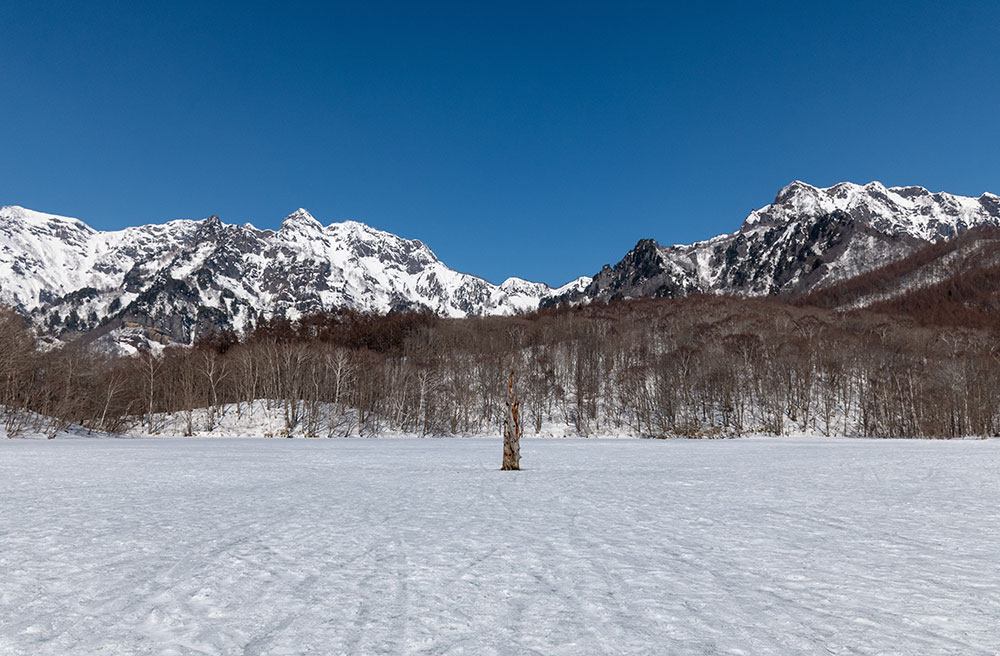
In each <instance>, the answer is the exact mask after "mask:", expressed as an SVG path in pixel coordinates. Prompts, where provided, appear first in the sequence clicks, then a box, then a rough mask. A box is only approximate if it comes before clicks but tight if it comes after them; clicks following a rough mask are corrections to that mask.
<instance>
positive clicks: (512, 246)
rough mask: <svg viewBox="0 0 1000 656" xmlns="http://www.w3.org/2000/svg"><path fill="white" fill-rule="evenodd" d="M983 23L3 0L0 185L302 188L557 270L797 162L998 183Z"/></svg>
mask: <svg viewBox="0 0 1000 656" xmlns="http://www.w3.org/2000/svg"><path fill="white" fill-rule="evenodd" d="M688 5H691V6H688ZM997 25H1000V3H997V2H955V3H940V2H921V1H910V2H838V3H802V2H795V3H791V2H789V3H769V2H754V3H743V2H741V3H731V4H730V3H707V2H706V3H678V4H677V5H674V4H673V3H669V2H650V3H640V2H620V1H619V2H607V3H590V2H565V3H545V2H524V3H521V2H516V1H510V2H504V3H496V4H490V3H478V2H455V3H438V2H431V1H428V2H421V3H410V2H406V3H403V2H400V3H382V2H377V1H371V2H326V3H319V2H317V3H296V2H283V3H257V2H253V1H245V2H239V3H236V2H233V3H226V2H216V3H206V2H196V3H194V2H192V3H189V2H183V1H177V2H155V3H154V2H104V1H102V0H90V1H88V2H84V3H80V2H66V3H59V2H45V1H44V0H39V1H38V2H21V1H19V0H0V89H2V100H0V205H21V206H24V207H29V208H31V209H35V210H39V211H44V212H51V213H55V214H64V215H69V216H75V217H78V218H80V219H82V220H84V221H86V222H87V223H89V224H90V225H92V226H94V227H95V228H98V229H104V230H110V229H117V228H122V227H125V226H128V225H139V224H144V223H154V222H162V221H166V220H170V219H174V218H204V217H206V216H209V215H212V214H215V215H218V216H219V217H220V218H222V220H223V221H226V222H227V223H243V222H247V221H249V222H252V223H253V224H254V225H256V226H257V227H260V228H277V227H278V226H279V225H280V223H281V220H282V219H283V218H284V217H285V216H286V215H288V214H290V213H291V212H293V211H294V210H295V209H297V208H299V207H305V208H306V209H308V210H309V211H310V212H311V213H312V214H313V215H314V216H315V217H316V218H317V219H319V220H320V221H321V222H323V223H324V224H326V223H330V222H333V221H341V220H345V219H354V220H359V221H364V222H366V223H368V224H369V225H371V226H374V227H376V228H379V229H382V230H387V231H390V232H394V233H396V234H399V235H402V236H404V237H409V238H416V239H420V240H422V241H424V242H425V243H426V244H427V245H428V246H430V247H431V248H432V249H433V250H434V251H435V252H436V253H437V255H438V256H439V257H440V258H441V259H442V260H443V261H444V262H445V263H446V264H448V265H449V266H451V267H452V268H455V269H458V270H460V271H465V272H468V273H473V274H476V275H479V276H482V277H484V278H487V279H489V280H491V281H493V282H501V281H502V280H503V279H505V278H506V277H508V276H514V275H516V276H520V277H524V278H528V279H531V280H540V281H543V282H547V283H549V284H553V285H558V284H561V283H564V282H566V281H568V280H570V279H573V278H575V277H577V276H579V275H590V274H593V273H595V272H597V271H598V270H599V269H600V268H601V266H602V265H603V264H605V263H611V264H613V263H615V262H617V261H618V260H619V259H621V257H622V256H623V255H624V254H625V253H626V252H627V251H628V250H629V249H630V248H631V247H632V246H634V245H635V242H636V241H638V240H639V239H641V238H647V237H651V238H653V239H656V240H657V241H658V242H660V243H663V244H670V243H688V242H691V241H695V240H699V239H707V238H709V237H711V236H714V235H716V234H720V233H724V232H732V231H734V230H736V229H737V228H738V227H739V225H740V223H741V221H742V220H743V219H744V218H745V217H746V215H747V214H748V213H749V212H750V210H752V209H754V208H758V207H761V206H763V205H766V204H768V203H769V202H771V201H772V200H773V198H774V196H775V194H776V193H777V192H778V190H779V189H780V188H781V187H783V186H784V185H786V184H787V183H788V182H790V181H792V180H803V181H805V182H808V183H810V184H814V185H818V186H829V185H831V184H835V183H837V182H840V181H844V180H849V181H852V182H858V183H865V182H869V181H871V180H880V181H882V182H884V183H885V184H887V185H889V186H893V185H922V186H924V187H927V188H929V189H931V190H932V191H949V192H951V193H956V194H963V195H972V196H978V195H980V194H981V193H982V192H984V191H991V192H994V193H1000V147H998V146H1000V82H998V81H1000V47H998V45H997V43H998V41H997V31H996V26H997Z"/></svg>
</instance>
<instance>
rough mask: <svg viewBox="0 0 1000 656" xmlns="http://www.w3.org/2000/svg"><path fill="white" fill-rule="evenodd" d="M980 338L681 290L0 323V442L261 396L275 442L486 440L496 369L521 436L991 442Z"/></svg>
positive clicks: (134, 423)
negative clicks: (210, 328) (510, 302)
mask: <svg viewBox="0 0 1000 656" xmlns="http://www.w3.org/2000/svg"><path fill="white" fill-rule="evenodd" d="M998 343H1000V340H997V330H996V325H993V326H989V327H985V328H984V327H982V326H978V327H976V328H956V327H954V326H947V327H935V326H927V325H921V324H920V323H918V322H917V321H915V320H913V319H910V318H907V317H905V316H903V317H900V316H894V315H887V314H879V313H874V312H851V313H842V312H833V311H830V310H826V309H822V308H817V307H803V306H797V305H793V304H788V303H783V302H780V301H778V300H766V299H743V298H730V297H720V296H691V297H687V298H681V299H657V300H652V299H640V300H631V301H616V302H611V303H593V304H590V305H588V306H583V307H559V308H548V309H544V310H540V311H538V312H535V313H531V314H527V315H522V316H514V317H471V318H467V319H443V318H439V317H436V316H434V315H433V314H430V313H426V312H396V313H390V314H387V315H377V314H369V313H361V312H355V311H350V310H345V311H341V312H334V313H327V314H317V315H310V316H307V317H303V318H302V319H300V320H297V321H291V320H288V319H283V318H276V319H270V320H267V319H264V318H260V319H258V321H257V322H256V325H255V326H254V327H253V328H252V329H251V330H248V331H247V332H246V334H241V335H237V334H234V333H229V332H226V333H218V334H214V335H211V336H209V337H207V338H205V339H202V340H200V341H199V342H197V343H196V344H194V345H193V346H190V347H169V348H166V349H164V350H163V351H162V352H161V353H153V352H150V351H142V352H139V353H138V354H136V355H132V356H124V357H115V356H109V355H102V354H100V353H97V352H95V351H93V350H92V349H89V348H84V347H74V346H73V345H68V346H65V347H61V348H58V349H52V350H42V349H39V348H38V347H37V345H36V343H35V341H34V339H33V337H32V334H31V332H30V330H29V329H28V328H27V326H26V325H25V324H24V322H23V320H22V319H21V318H20V317H19V316H17V315H16V314H15V313H13V312H12V311H3V312H0V353H2V354H3V355H2V356H0V382H2V390H0V394H2V397H0V406H2V407H0V412H2V413H3V420H4V422H5V427H6V430H7V434H8V435H12V436H13V435H17V434H18V433H20V432H24V431H26V430H42V431H45V432H47V433H49V434H51V435H54V434H55V433H56V432H58V431H59V430H61V429H62V428H65V427H66V426H68V425H70V424H79V425H81V426H83V427H85V428H86V429H88V430H96V431H105V432H148V433H156V432H157V431H158V427H159V426H160V423H161V422H162V421H163V417H164V416H165V415H166V414H167V413H173V414H174V416H176V415H178V414H179V415H180V416H182V417H185V418H186V429H185V430H186V432H188V433H194V432H197V431H210V430H212V428H213V427H214V426H215V424H216V423H217V421H218V420H219V416H220V413H222V412H236V413H238V414H241V415H242V413H253V412H254V408H255V407H259V404H260V403H264V404H266V405H268V406H270V407H271V409H272V410H274V411H276V412H279V413H280V414H281V416H282V419H283V422H284V425H285V429H286V431H287V432H288V433H289V434H291V433H297V434H304V435H315V436H331V437H332V436H340V435H365V436H378V435H380V434H384V433H385V432H387V431H390V430H391V431H406V432H411V433H416V434H420V435H464V434H479V433H483V432H491V431H492V432H495V433H496V434H497V435H499V434H500V427H501V425H502V423H503V420H504V417H505V413H506V408H505V399H506V397H507V393H508V383H509V376H510V373H511V372H514V375H515V381H516V382H515V384H516V387H517V397H518V400H519V404H520V421H521V426H522V428H523V432H524V434H525V435H526V436H529V437H530V436H531V435H533V434H535V433H537V432H538V431H541V430H542V429H543V427H544V426H547V425H551V424H553V423H554V424H556V425H559V426H565V427H566V430H567V431H568V432H570V433H572V434H577V435H581V436H589V435H600V434H613V433H628V434H633V435H640V436H646V437H671V436H707V437H714V436H741V435H746V434H751V433H755V434H756V433H764V434H774V435H779V434H788V433H797V432H807V433H819V434H825V435H858V436H878V437H896V436H910V437H924V436H926V437H958V436H966V435H997V434H998V433H1000V347H998ZM255 402H256V403H255ZM195 409H202V410H203V411H202V412H199V413H198V414H197V415H196V413H195V412H194V410H195ZM250 419H252V415H251V417H250Z"/></svg>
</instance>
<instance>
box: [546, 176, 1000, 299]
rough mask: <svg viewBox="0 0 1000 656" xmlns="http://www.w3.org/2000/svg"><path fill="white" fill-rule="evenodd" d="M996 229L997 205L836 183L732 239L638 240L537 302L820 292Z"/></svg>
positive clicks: (770, 212)
mask: <svg viewBox="0 0 1000 656" xmlns="http://www.w3.org/2000/svg"><path fill="white" fill-rule="evenodd" d="M998 225H1000V197H997V196H995V195H993V194H983V195H982V196H980V197H979V198H968V197H964V196H955V195H952V194H947V193H931V192H930V191H928V190H926V189H924V188H923V187H891V188H886V187H885V186H884V185H882V184H881V183H879V182H870V183H868V184H866V185H858V184H853V183H850V182H842V183H839V184H836V185H833V186H832V187H827V188H817V187H813V186H811V185H808V184H805V183H804V182H798V181H796V182H793V183H791V184H790V185H788V186H786V187H785V188H783V189H782V190H781V191H779V192H778V195H777V196H776V197H775V199H774V202H773V203H771V204H770V205H766V206H765V207H762V208H761V209H759V210H755V211H753V212H751V213H750V215H749V216H748V217H747V218H746V220H744V222H743V225H742V226H741V227H740V229H739V230H737V231H736V232H734V233H732V234H727V235H720V236H718V237H715V238H713V239H709V240H707V241H701V242H696V243H694V244H689V245H675V246H660V245H659V244H657V243H656V242H655V241H653V240H651V239H644V240H641V241H640V242H639V243H638V244H636V246H635V248H633V249H632V250H631V251H629V253H627V254H626V255H625V257H624V258H623V259H622V260H621V261H620V262H619V263H618V264H616V265H615V266H613V267H612V266H609V265H605V267H604V269H602V270H601V271H600V272H599V273H598V274H597V275H595V276H594V279H593V281H592V282H591V283H590V285H588V286H587V287H586V288H585V289H584V290H582V291H581V292H579V293H573V292H571V293H569V294H566V295H564V296H561V297H556V298H552V299H543V301H542V302H543V303H555V302H563V301H570V302H580V301H586V300H588V299H602V300H608V299H612V298H628V297H640V296H654V297H671V296H683V295H685V294H690V293H696V292H708V293H726V294H740V295H751V296H757V295H766V294H778V293H796V292H803V291H808V290H813V289H817V288H821V287H824V286H827V285H829V284H832V283H834V282H838V281H841V280H845V279H847V278H851V277H853V276H856V275H859V274H862V273H865V272H867V271H870V270H872V269H874V268H876V267H879V266H883V265H885V264H887V263H888V262H891V261H894V260H897V259H899V258H901V257H905V256H906V255H908V254H910V253H912V252H913V251H914V250H916V249H918V248H920V247H922V246H924V245H926V244H928V243H930V242H933V241H937V240H940V239H947V238H949V237H951V236H953V235H956V234H959V233H961V232H963V231H964V230H966V229H968V228H971V227H973V226H998Z"/></svg>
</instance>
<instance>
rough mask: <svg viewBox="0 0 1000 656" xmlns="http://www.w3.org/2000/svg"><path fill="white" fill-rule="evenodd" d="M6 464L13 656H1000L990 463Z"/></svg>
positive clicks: (664, 454)
mask: <svg viewBox="0 0 1000 656" xmlns="http://www.w3.org/2000/svg"><path fill="white" fill-rule="evenodd" d="M522 450H523V453H524V460H523V461H522V464H523V465H524V466H525V467H526V468H528V469H527V470H526V471H522V472H500V471H498V466H499V458H500V443H499V442H498V441H493V440H460V439H444V440H367V441H366V440H218V439H217V440H201V439H190V440H177V439H171V440H76V441H60V440H55V441H51V442H33V441H17V440H10V441H3V442H0V654H5V655H6V654H32V655H34V654H60V655H62V654H84V653H86V654H352V655H354V654H408V653H427V654H470V655H479V654H544V655H546V656H549V655H553V654H573V655H577V654H754V655H760V654H791V653H832V654H877V653H878V654H885V653H893V654H938V653H955V654H995V653H998V651H1000V629H998V626H1000V528H998V526H1000V522H998V517H1000V440H989V441H980V442H927V441H867V440H814V441H809V440H785V439H777V440H774V439H772V440H735V441H718V442H706V441H669V442H659V441H655V442H654V441H577V440H565V441H563V440H560V441H555V440H553V441H540V440H534V441H532V440H528V441H526V442H525V443H524V444H523V446H522Z"/></svg>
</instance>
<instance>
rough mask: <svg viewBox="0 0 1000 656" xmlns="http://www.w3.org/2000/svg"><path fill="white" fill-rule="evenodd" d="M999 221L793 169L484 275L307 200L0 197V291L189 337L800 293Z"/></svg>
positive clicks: (995, 213)
mask: <svg viewBox="0 0 1000 656" xmlns="http://www.w3.org/2000/svg"><path fill="white" fill-rule="evenodd" d="M978 226H992V227H997V226H1000V197H997V196H995V195H993V194H983V195H981V196H980V197H978V198H970V197H964V196H956V195H952V194H947V193H932V192H930V191H928V190H926V189H924V188H922V187H890V188H887V187H885V186H883V185H882V184H881V183H878V182H871V183H868V184H866V185H858V184H852V183H848V182H844V183H840V184H836V185H833V186H831V187H827V188H818V187H813V186H811V185H808V184H805V183H803V182H798V181H796V182H793V183H791V184H789V185H788V186H786V187H784V188H783V189H781V190H780V191H779V192H778V194H777V196H776V197H775V199H774V201H773V202H772V203H771V204H769V205H766V206H764V207H762V208H761V209H759V210H755V211H753V212H751V213H750V215H749V216H748V217H746V219H745V220H744V221H743V223H742V225H741V226H740V228H739V229H738V230H737V231H736V232H733V233H731V234H725V235H720V236H718V237H714V238H712V239H709V240H707V241H701V242H696V243H694V244H688V245H673V246H661V245H659V244H657V243H656V242H655V241H653V240H651V239H642V240H640V241H639V242H638V243H637V244H636V246H635V247H634V248H633V249H632V250H631V251H629V252H628V253H627V254H626V255H625V256H624V257H623V258H622V260H621V261H619V262H618V263H617V264H615V265H614V266H611V265H605V266H604V268H603V269H601V271H599V272H598V273H597V274H596V275H594V276H593V277H592V278H591V277H588V276H581V277H579V278H577V279H576V280H574V281H571V282H569V283H567V284H566V285H564V286H563V287H560V288H551V287H549V286H548V285H545V284H542V283H537V282H530V281H527V280H523V279H521V278H509V279H508V280H506V281H504V282H503V283H502V284H500V285H494V284H492V283H490V282H488V281H486V280H484V279H482V278H478V277H476V276H473V275H470V274H465V273H459V272H457V271H454V270H452V269H450V268H448V267H447V266H446V265H445V264H444V263H443V262H441V261H440V260H439V259H438V258H437V256H435V255H434V253H433V252H432V251H431V250H430V249H429V248H428V247H427V246H426V245H425V244H423V243H422V242H420V241H417V240H408V239H403V238H401V237H398V236H396V235H393V234H391V233H387V232H383V231H380V230H376V229H374V228H371V227H369V226H367V225H365V224H363V223H358V222H355V221H345V222H341V223H332V224H329V225H325V226H324V225H323V224H321V223H320V222H319V221H317V220H316V219H314V218H313V217H312V216H311V215H310V214H309V213H308V212H307V211H306V210H304V209H299V210H297V211H295V212H293V213H292V214H290V215H289V216H288V217H287V218H286V219H285V220H284V222H283V223H282V224H281V227H280V228H279V229H278V230H260V229H257V228H255V227H254V226H253V225H250V224H244V225H229V224H225V223H223V222H222V221H220V220H219V218H218V217H215V216H212V217H209V218H207V219H204V220H201V221H193V220H176V221H170V222H168V223H164V224H153V225H146V226H139V227H130V228H125V229H124V230H118V231H98V230H95V229H93V228H91V227H90V226H88V225H87V224H85V223H84V222H82V221H80V220H78V219H74V218H69V217H63V216H57V215H53V214H45V213H41V212H36V211H33V210H28V209H24V208H22V207H16V206H9V207H3V208H2V209H0V302H2V303H5V304H7V305H10V306H12V307H13V308H14V309H16V310H17V311H19V312H20V313H21V314H23V315H24V316H26V317H27V318H28V319H29V321H30V322H31V323H32V324H33V325H34V327H35V328H36V331H37V332H38V333H39V335H40V336H41V337H43V338H44V339H47V340H49V341H50V342H55V341H57V340H61V341H73V340H84V341H95V340H103V341H104V342H109V343H110V344H112V345H117V346H118V347H119V348H122V349H125V350H128V349H129V348H134V347H135V346H137V345H142V343H143V342H147V343H148V342H149V341H150V340H151V341H153V342H160V343H172V342H178V343H190V342H192V341H193V340H194V339H196V338H197V337H198V336H200V335H204V334H206V333H210V332H213V331H218V330H227V329H228V330H236V331H239V330H244V329H246V328H248V327H249V326H251V325H252V322H253V321H254V320H255V319H256V318H257V317H259V316H261V315H263V316H266V317H273V316H285V317H288V318H290V319H295V318H297V317H298V316H301V315H303V314H308V313H312V312H320V311H331V310H335V309H342V308H354V309H358V310H362V311H373V312H389V311H393V310H410V309H426V310H429V311H432V312H435V313H437V314H439V315H442V316H446V317H462V316H470V315H488V314H512V313H517V312H522V311H530V310H534V309H537V308H538V307H539V306H546V305H554V304H558V303H587V302H591V301H594V300H614V299H622V298H633V297H644V296H649V297H677V296H683V295H687V294H691V293H716V294H736V295H745V296H762V295H776V294H786V295H799V296H802V295H806V294H810V293H816V292H817V291H818V290H822V289H827V288H830V287H832V286H834V285H837V284H840V283H843V281H845V280H848V279H852V278H855V277H857V276H860V275H862V274H866V273H868V272H871V271H873V270H875V269H878V268H880V267H885V266H887V265H889V264H891V263H893V262H897V261H901V260H904V259H905V258H907V257H909V256H912V255H913V254H914V253H916V252H918V251H920V250H921V249H923V248H925V247H927V246H928V245H930V244H934V243H942V242H947V241H949V240H951V239H952V238H953V237H955V236H956V235H959V234H962V233H964V232H966V231H967V230H969V229H970V228H974V227H978Z"/></svg>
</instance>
